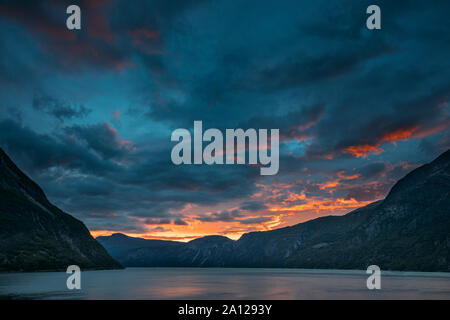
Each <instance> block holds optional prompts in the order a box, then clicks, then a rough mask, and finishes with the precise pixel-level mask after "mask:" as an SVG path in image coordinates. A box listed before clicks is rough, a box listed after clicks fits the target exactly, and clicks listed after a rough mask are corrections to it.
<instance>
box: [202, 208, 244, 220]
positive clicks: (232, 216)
mask: <svg viewBox="0 0 450 320" xmlns="http://www.w3.org/2000/svg"><path fill="white" fill-rule="evenodd" d="M242 216H243V215H242V213H240V212H239V210H232V211H227V210H223V211H221V212H214V213H211V214H208V215H206V214H205V215H200V216H198V217H196V219H197V220H199V221H202V222H219V221H221V222H232V221H236V218H240V217H242Z"/></svg>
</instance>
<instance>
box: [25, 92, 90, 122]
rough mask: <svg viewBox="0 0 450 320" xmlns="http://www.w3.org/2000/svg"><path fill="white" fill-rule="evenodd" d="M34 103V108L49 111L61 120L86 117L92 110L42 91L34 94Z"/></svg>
mask: <svg viewBox="0 0 450 320" xmlns="http://www.w3.org/2000/svg"><path fill="white" fill-rule="evenodd" d="M32 105H33V108H34V109H36V110H38V111H43V112H45V113H48V114H50V115H52V116H54V117H55V118H57V119H59V120H61V121H64V120H65V119H69V120H70V119H72V118H84V117H86V116H87V115H88V114H89V113H90V112H92V110H91V109H88V108H86V107H85V106H83V105H80V106H72V105H71V104H70V103H68V102H65V101H61V100H58V99H57V98H54V97H51V96H49V95H46V94H42V93H39V94H35V95H34V97H33V103H32Z"/></svg>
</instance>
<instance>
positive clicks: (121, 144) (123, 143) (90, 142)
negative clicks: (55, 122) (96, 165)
mask: <svg viewBox="0 0 450 320" xmlns="http://www.w3.org/2000/svg"><path fill="white" fill-rule="evenodd" d="M64 130H65V133H66V134H67V135H68V136H72V137H76V139H77V140H79V141H80V142H83V143H86V146H87V147H88V148H89V149H91V150H93V151H95V152H96V153H98V154H100V155H101V156H102V157H103V158H104V159H111V158H122V157H123V156H124V155H125V154H127V153H130V152H132V150H133V149H134V146H133V143H132V142H130V141H127V140H124V139H120V138H119V137H118V135H117V130H116V129H114V128H112V127H111V126H110V125H109V124H108V123H107V122H104V123H97V124H92V125H87V126H71V127H66V128H65V129H64Z"/></svg>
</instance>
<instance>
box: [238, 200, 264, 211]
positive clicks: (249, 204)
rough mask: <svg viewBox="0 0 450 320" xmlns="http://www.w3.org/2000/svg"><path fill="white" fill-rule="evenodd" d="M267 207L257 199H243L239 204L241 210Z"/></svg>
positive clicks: (256, 209)
mask: <svg viewBox="0 0 450 320" xmlns="http://www.w3.org/2000/svg"><path fill="white" fill-rule="evenodd" d="M264 209H267V206H266V205H264V204H263V203H261V202H257V201H245V202H243V203H242V204H241V210H247V211H259V210H264Z"/></svg>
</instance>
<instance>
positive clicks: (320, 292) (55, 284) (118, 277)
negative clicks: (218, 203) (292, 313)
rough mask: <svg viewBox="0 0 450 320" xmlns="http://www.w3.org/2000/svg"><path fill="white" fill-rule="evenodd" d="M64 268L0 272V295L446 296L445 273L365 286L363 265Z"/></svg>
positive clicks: (406, 275)
mask: <svg viewBox="0 0 450 320" xmlns="http://www.w3.org/2000/svg"><path fill="white" fill-rule="evenodd" d="M68 276H69V275H68V274H66V273H64V272H39V273H3V274H0V297H3V298H5V297H6V298H13V299H14V298H19V299H450V274H447V273H422V272H421V273H419V272H382V277H381V290H368V289H367V287H366V279H367V276H368V275H366V273H365V271H358V270H346V271H343V270H304V269H221V268H128V269H126V270H105V271H85V272H82V274H81V290H68V289H67V287H66V280H67V277H68Z"/></svg>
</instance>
